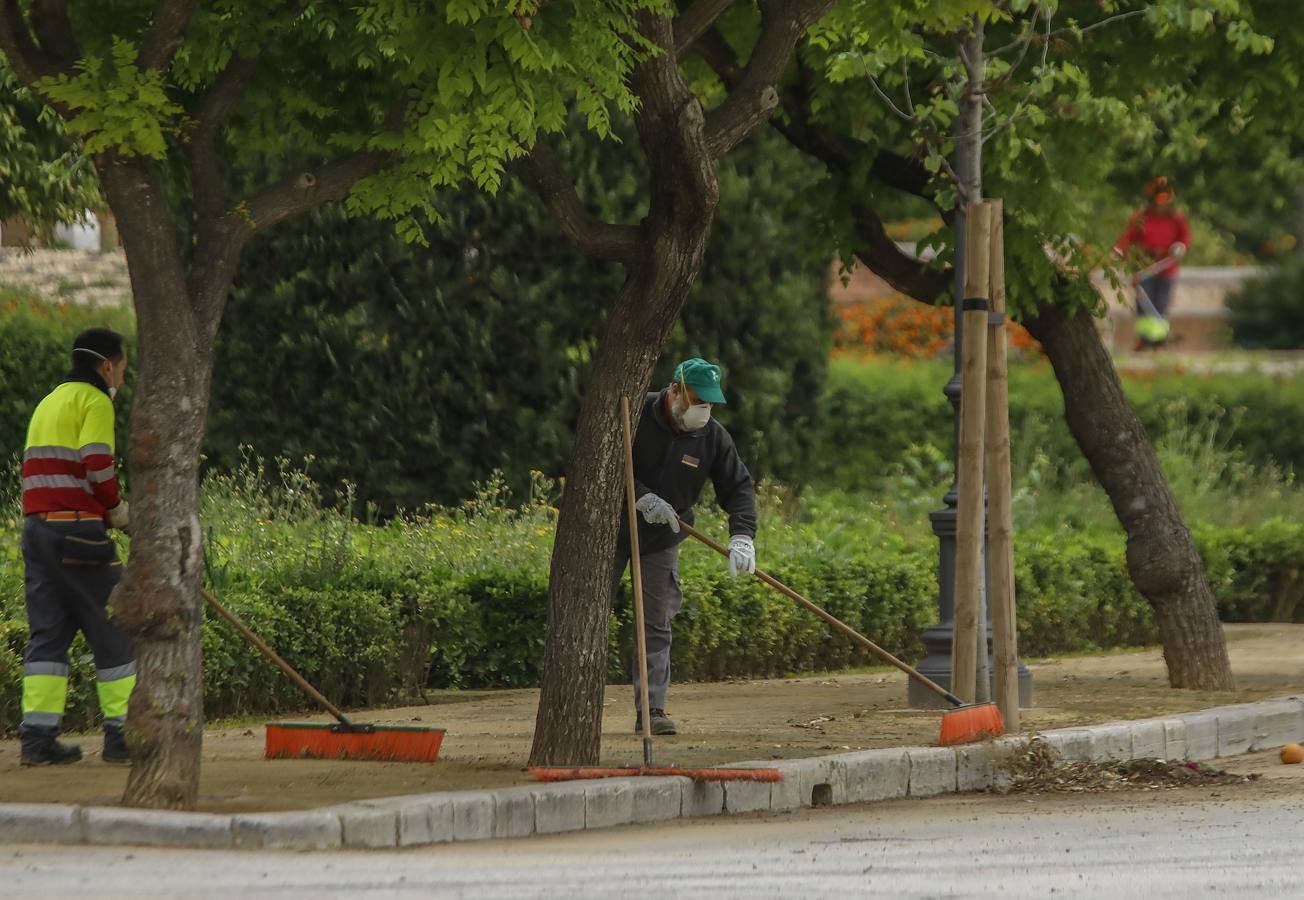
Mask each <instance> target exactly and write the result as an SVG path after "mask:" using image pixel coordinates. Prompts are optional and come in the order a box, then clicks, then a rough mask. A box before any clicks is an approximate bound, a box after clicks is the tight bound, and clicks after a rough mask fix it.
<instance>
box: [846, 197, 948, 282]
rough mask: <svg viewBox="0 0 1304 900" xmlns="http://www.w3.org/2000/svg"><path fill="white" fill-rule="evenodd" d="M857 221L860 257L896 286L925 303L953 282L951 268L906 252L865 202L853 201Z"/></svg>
mask: <svg viewBox="0 0 1304 900" xmlns="http://www.w3.org/2000/svg"><path fill="white" fill-rule="evenodd" d="M850 208H851V216H852V221H853V222H854V223H855V229H856V231H855V233H856V247H855V250H856V256H857V257H858V258H859V259H860V261H861V262H862V263H864V264H865V266H866V267H867V268H868V269H869V270H870V271H871V272H873V273H874V274H875V275H877V276H878V277H879V278H882V279H883V280H884V281H886V282H887V283H888V284H890V285H891V286H892V287H893V289H895V290H897V291H900V292H901V293H903V294H905V295H906V296H907V297H911V298H913V299H915V300H918V301H920V302H921V303H928V304H936V303H937V301H938V299H939V298H940V297H941V295H942V294H943V293H944V292H945V291H946V289H947V286H948V285H949V283H950V278H951V276H950V273H949V271H947V270H938V269H930V268H929V267H928V266H927V265H926V264H925V263H923V262H921V261H920V260H918V259H916V258H914V257H913V256H910V255H909V254H907V253H905V252H904V251H903V250H902V249H901V248H900V247H898V246H897V243H896V241H894V240H892V238H891V237H889V236H888V233H887V229H886V228H884V227H883V220H882V219H880V218H879V217H878V214H877V213H876V212H874V210H873V209H872V208H871V207H870V206H868V205H867V204H864V203H857V202H854V201H853V202H852V203H851V204H850Z"/></svg>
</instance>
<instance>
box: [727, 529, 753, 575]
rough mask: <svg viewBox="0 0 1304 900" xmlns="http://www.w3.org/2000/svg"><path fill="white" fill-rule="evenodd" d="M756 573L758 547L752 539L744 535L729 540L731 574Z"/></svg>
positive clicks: (736, 535)
mask: <svg viewBox="0 0 1304 900" xmlns="http://www.w3.org/2000/svg"><path fill="white" fill-rule="evenodd" d="M755 571H756V545H755V544H753V543H752V539H751V538H749V537H747V536H746V535H743V534H735V535H734V536H733V537H731V538H729V574H730V575H735V576H736V575H738V573H740V572H746V573H747V574H749V575H750V574H752V573H754V572H755Z"/></svg>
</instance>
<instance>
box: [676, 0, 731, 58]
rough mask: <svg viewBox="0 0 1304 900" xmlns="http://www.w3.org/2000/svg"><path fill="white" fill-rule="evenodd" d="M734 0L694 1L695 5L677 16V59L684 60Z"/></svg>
mask: <svg viewBox="0 0 1304 900" xmlns="http://www.w3.org/2000/svg"><path fill="white" fill-rule="evenodd" d="M733 5H734V0H693V4H692V5H691V6H689V7H688V8H687V9H684V10H682V11H681V12H680V13H679V15H677V16H675V25H674V28H675V58H676V59H682V58H683V56H684V54H685V53H687V52H688V49H689V48H690V47H692V46H693V44H694V43H696V41H697V39H698V38H700V37H701V36H702V35H704V34H706V32H707V30H708V29H710V28H711V27H712V26H713V25H714V24H715V20H716V19H718V18H720V16H721V14H722V13H724V11H725V10H727V9H728V8H729V7H731V6H733Z"/></svg>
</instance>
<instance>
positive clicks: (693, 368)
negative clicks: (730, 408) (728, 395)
mask: <svg viewBox="0 0 1304 900" xmlns="http://www.w3.org/2000/svg"><path fill="white" fill-rule="evenodd" d="M675 381H677V382H679V383H680V384H686V385H688V386H689V387H690V388H692V389H693V391H694V392H695V393H696V394H697V396H698V397H699V398H700V399H701V400H702V402H703V403H728V402H729V401H728V400H725V399H724V393H723V392H722V391H721V390H720V367H719V366H716V365H712V364H711V363H709V362H707V361H706V360H704V359H702V358H701V357H697V356H694V357H693V358H692V359H686V360H684V361H683V362H681V363H680V364H679V365H677V366H675Z"/></svg>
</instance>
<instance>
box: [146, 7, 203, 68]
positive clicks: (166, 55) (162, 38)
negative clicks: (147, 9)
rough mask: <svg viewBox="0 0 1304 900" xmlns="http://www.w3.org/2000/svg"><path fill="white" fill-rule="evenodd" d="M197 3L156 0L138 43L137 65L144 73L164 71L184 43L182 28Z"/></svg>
mask: <svg viewBox="0 0 1304 900" xmlns="http://www.w3.org/2000/svg"><path fill="white" fill-rule="evenodd" d="M199 3H200V0H158V2H157V3H155V5H154V15H153V17H152V19H151V22H150V26H149V31H148V32H146V34H145V39H144V41H142V42H141V48H140V59H139V61H138V62H137V65H139V66H140V68H142V69H144V70H147V71H148V70H153V71H155V72H166V71H167V68H168V66H170V65H171V64H172V57H174V56H176V53H177V50H179V49H180V48H181V42H182V41H183V40H185V37H186V28H187V27H189V25H190V20H191V18H193V17H194V15H195V12H196V10H198V9H199Z"/></svg>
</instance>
